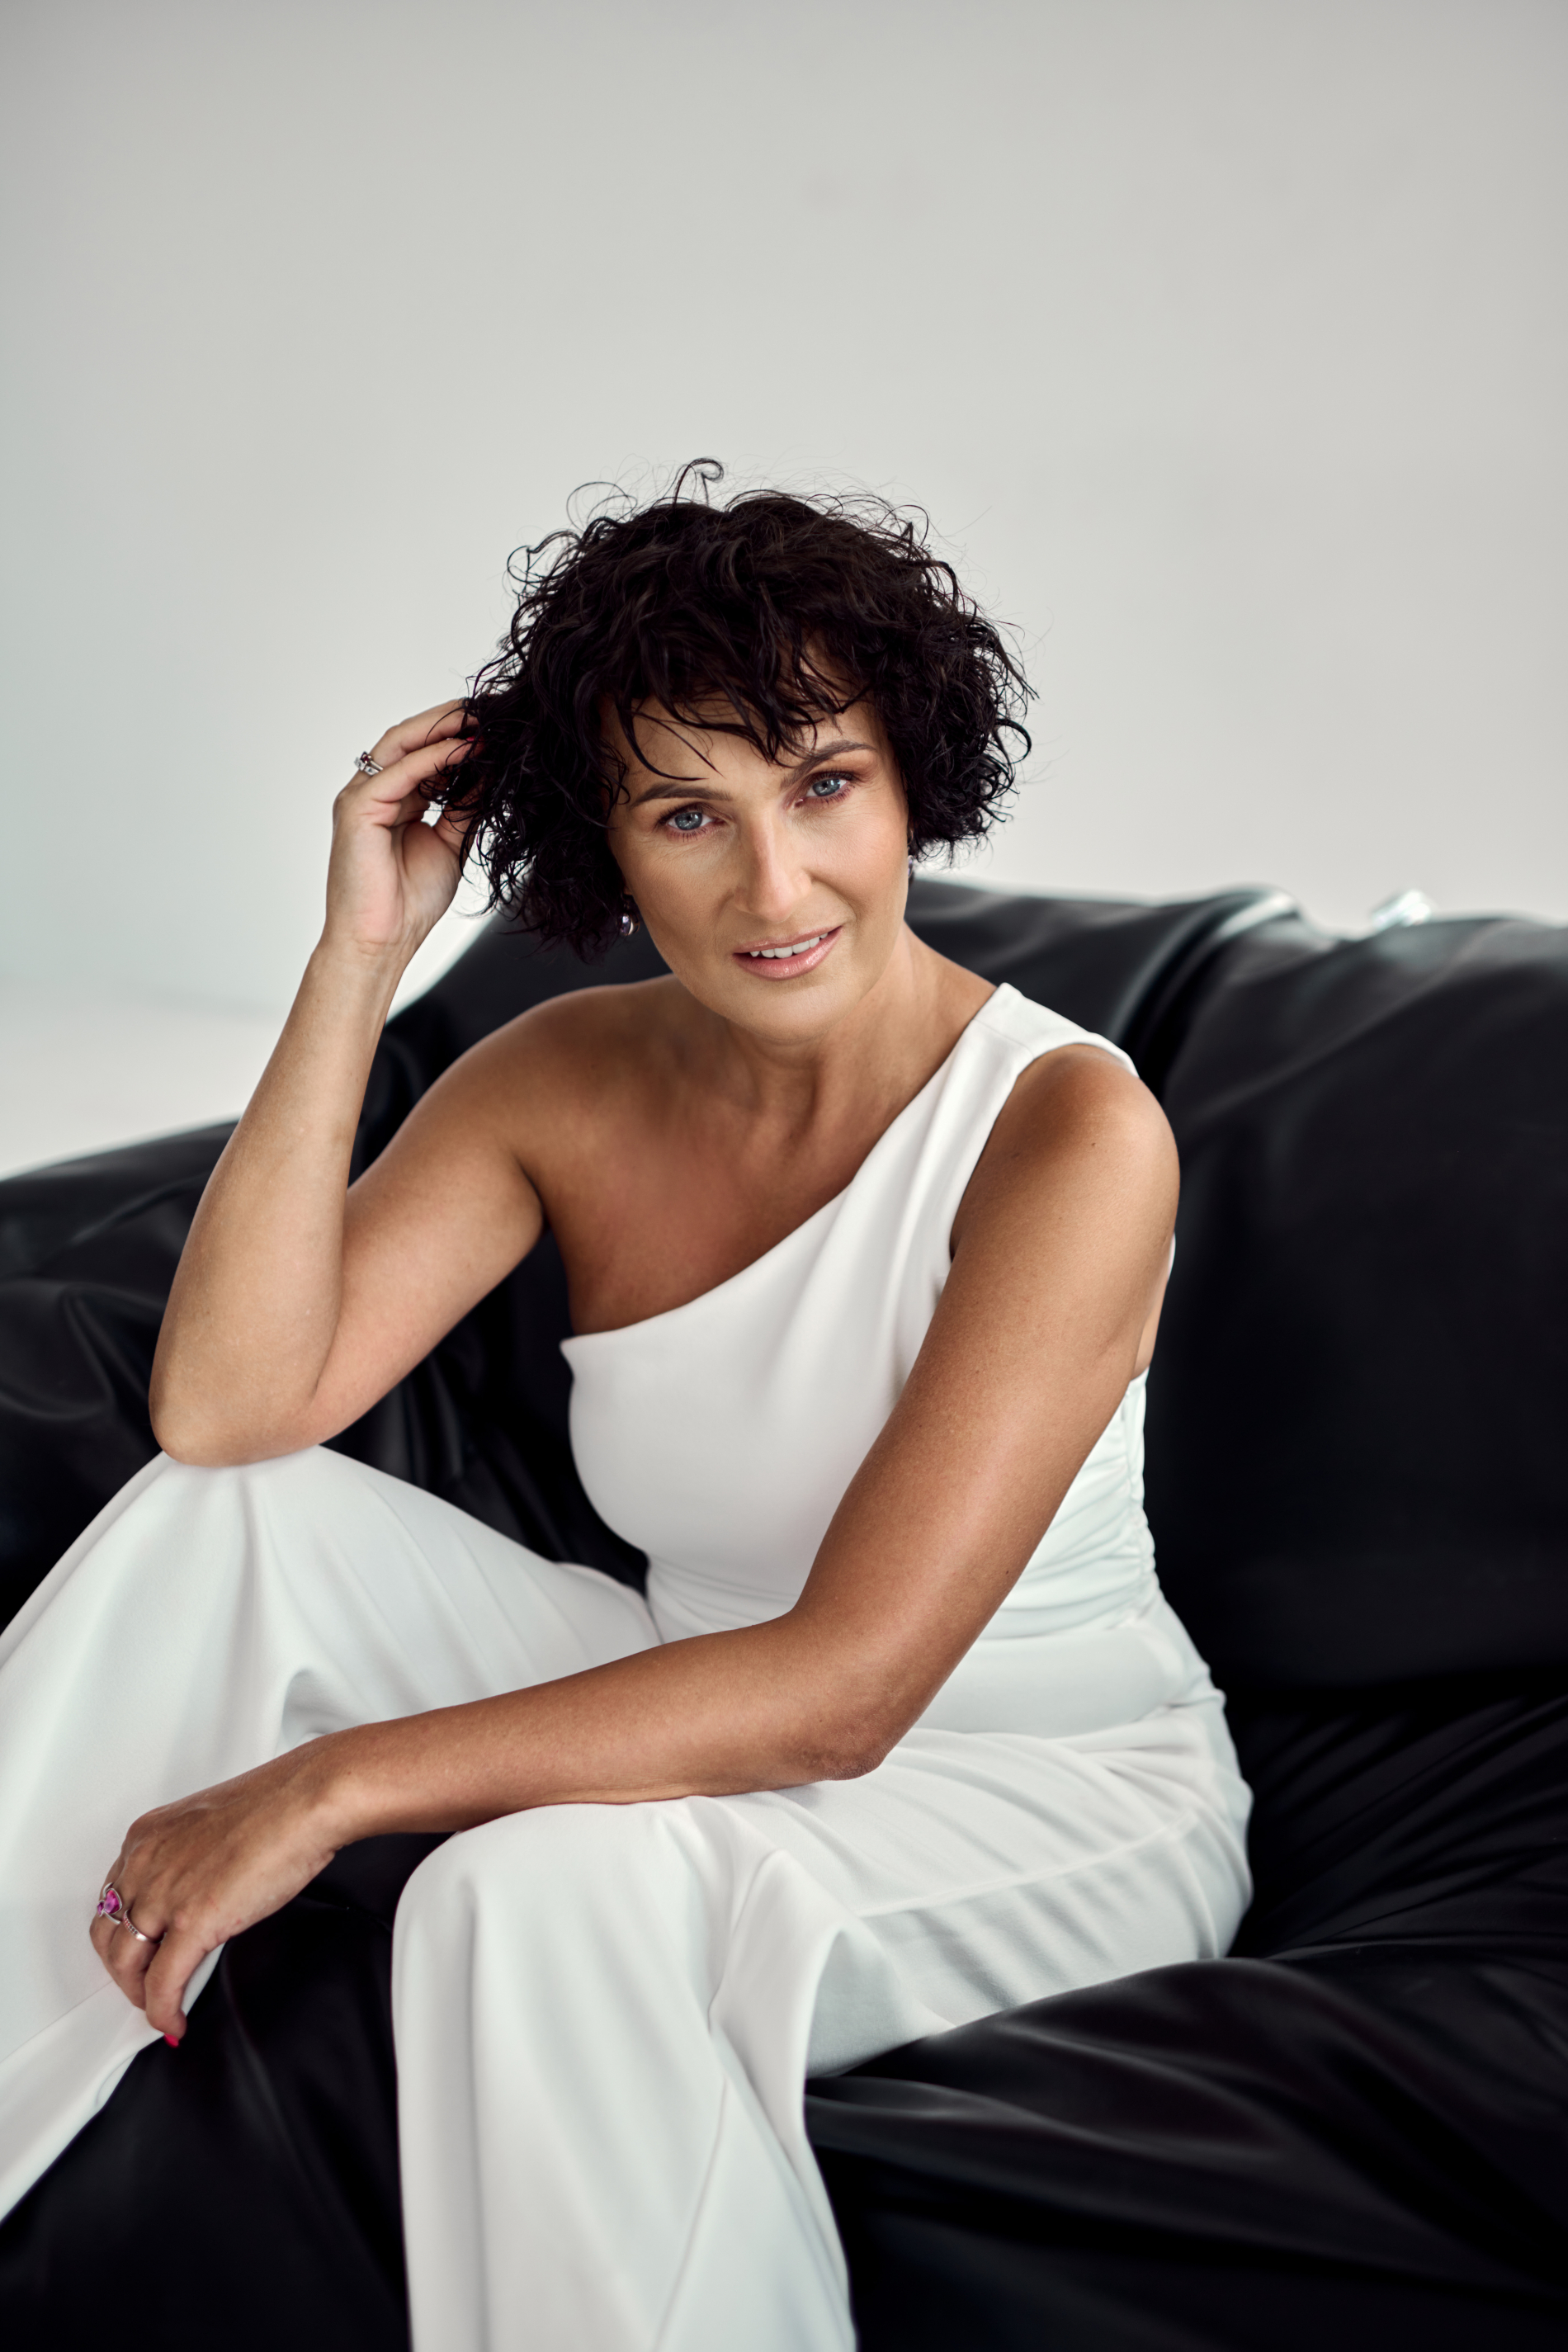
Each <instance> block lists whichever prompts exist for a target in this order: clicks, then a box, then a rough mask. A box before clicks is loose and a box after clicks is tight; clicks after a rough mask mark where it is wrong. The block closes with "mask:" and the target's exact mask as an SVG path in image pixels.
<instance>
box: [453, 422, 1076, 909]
mask: <svg viewBox="0 0 1568 2352" xmlns="http://www.w3.org/2000/svg"><path fill="white" fill-rule="evenodd" d="M721 478H722V469H721V467H719V465H718V464H717V463H716V462H715V461H714V460H713V459H711V458H702V459H699V460H697V461H696V462H695V463H694V464H692V465H689V466H688V467H685V468H684V469H683V471H682V472H681V474H680V475H679V478H677V480H676V482H675V484H674V486H673V488H671V489H670V490H669V491H668V494H667V495H665V496H663V497H661V498H658V499H654V500H652V501H650V502H649V503H647V504H645V505H642V506H634V505H632V504H631V503H630V502H629V501H627V500H620V501H617V502H616V504H614V505H612V506H611V507H609V508H607V509H601V510H600V511H599V512H597V513H596V514H595V515H594V516H593V518H592V519H591V520H589V521H588V522H587V523H586V524H584V527H583V528H582V529H581V530H558V531H554V532H552V534H551V536H550V537H549V538H548V539H545V540H542V541H540V542H539V544H538V545H537V546H534V547H531V548H528V549H526V550H525V551H523V554H524V563H523V569H522V572H521V595H520V596H519V598H518V604H517V610H516V612H515V614H513V617H512V622H511V626H510V630H509V631H508V633H507V635H506V636H505V637H504V638H503V639H502V641H501V645H500V649H499V651H498V653H497V655H496V657H495V659H494V660H493V661H491V662H490V663H489V664H488V665H487V667H485V668H483V669H482V670H480V671H479V675H478V677H476V678H475V679H474V681H473V686H472V689H471V691H470V693H469V695H468V700H467V704H466V719H465V726H464V733H465V734H466V735H468V736H470V737H472V738H474V739H476V740H474V743H473V748H472V749H471V750H470V751H468V754H467V756H466V758H465V759H464V761H462V763H461V765H460V766H459V767H456V768H454V769H453V771H452V772H451V774H450V780H449V782H447V780H445V779H444V780H443V781H444V782H447V792H446V794H445V797H446V802H447V807H448V808H449V809H450V810H451V811H452V813H453V814H455V815H458V816H459V817H461V818H463V819H464V820H465V821H467V822H468V824H470V826H471V832H470V835H469V840H470V846H471V851H472V854H473V855H474V856H476V857H477V859H478V861H479V865H480V866H481V868H482V869H483V871H484V872H485V874H486V875H487V877H488V878H489V891H490V904H491V905H492V906H493V907H498V908H503V909H504V910H505V911H506V912H508V913H509V914H510V915H511V916H512V917H513V918H514V919H516V920H517V922H518V923H519V924H520V925H521V927H522V928H523V929H527V930H531V931H533V932H535V933H537V934H538V935H539V937H540V938H541V940H543V941H546V942H554V941H565V942H567V943H569V944H570V945H571V946H572V947H574V949H575V950H577V952H578V954H579V955H584V956H591V955H594V954H595V953H599V952H602V951H603V949H604V948H605V945H606V944H607V943H608V940H609V939H610V938H611V937H612V936H613V934H614V932H615V930H616V928H617V926H618V922H619V919H620V915H621V912H622V910H623V908H624V905H625V890H624V885H623V883H622V880H621V876H620V871H619V869H618V867H617V866H616V861H615V859H614V857H613V856H612V855H611V853H610V848H609V844H608V840H607V837H606V829H605V824H606V816H607V813H608V810H609V808H610V807H611V805H612V804H613V803H614V800H615V798H616V796H617V795H618V794H620V793H624V791H625V789H626V786H625V773H626V763H625V761H623V760H621V759H620V758H619V757H618V755H617V754H616V751H614V749H613V747H612V745H611V744H610V743H609V742H608V741H607V740H606V732H605V717H606V713H607V712H610V711H614V713H615V714H616V718H617V719H618V720H619V722H620V726H621V729H622V730H623V733H624V735H625V737H626V740H627V741H635V740H637V739H636V736H635V734H634V731H633V730H634V723H635V719H636V714H637V709H638V708H639V706H642V705H646V704H648V703H658V704H660V705H662V706H663V708H664V709H667V710H668V711H669V712H671V713H672V714H673V715H674V716H675V717H677V718H679V719H683V720H685V721H686V722H688V723H690V724H693V725H699V726H700V727H702V728H704V729H706V730H717V731H723V732H730V733H733V734H736V735H740V736H743V737H744V738H745V740H747V741H748V742H750V743H752V744H754V745H755V746H756V747H757V749H758V750H759V751H762V752H763V756H764V757H765V758H767V759H770V760H775V759H778V758H779V757H780V756H781V755H782V754H783V753H784V751H786V750H787V748H788V747H789V746H790V744H791V743H792V742H794V741H795V740H798V739H799V738H800V736H801V735H802V734H803V733H805V732H806V731H807V730H809V729H810V728H811V727H812V726H813V725H814V724H815V723H816V721H817V720H818V719H822V718H823V717H825V716H827V715H829V714H830V713H833V712H836V711H838V710H842V709H846V708H847V706H848V704H849V703H851V702H856V701H859V700H860V699H862V698H869V699H870V700H871V701H872V703H873V704H874V705H875V707H876V709H877V711H878V714H879V718H880V719H881V722H882V726H883V728H884V729H885V730H886V733H887V737H888V740H889V746H890V748H891V750H892V752H893V756H894V758H895V759H896V761H898V765H899V770H900V775H901V776H902V779H903V782H904V789H905V791H906V793H907V794H908V798H909V812H910V819H909V821H910V851H911V853H912V854H913V855H914V856H917V857H918V856H921V855H923V854H924V853H925V852H927V851H929V850H931V849H933V848H936V847H939V846H942V845H946V846H947V847H948V848H949V849H950V850H951V849H952V847H954V846H955V845H957V844H958V843H960V842H963V841H970V840H973V839H975V838H977V837H978V836H979V835H982V834H983V833H984V832H985V830H986V828H987V827H988V826H989V825H990V824H992V823H993V822H994V818H995V817H996V815H997V814H998V813H999V804H1000V803H1001V802H1002V801H1003V799H1004V797H1005V795H1006V794H1007V793H1009V792H1010V791H1011V790H1012V787H1013V782H1014V773H1015V769H1016V764H1017V761H1018V760H1019V759H1020V758H1022V757H1023V756H1024V755H1025V754H1026V752H1027V751H1028V748H1029V737H1028V733H1027V730H1026V729H1025V727H1024V725H1023V723H1022V713H1023V711H1024V710H1025V709H1026V705H1027V702H1028V700H1029V698H1030V688H1029V687H1028V685H1027V684H1026V680H1025V677H1024V674H1023V671H1022V669H1021V668H1020V667H1019V665H1018V663H1017V661H1016V658H1015V656H1014V655H1013V654H1012V653H1011V652H1010V651H1009V650H1008V648H1007V646H1005V643H1004V642H1003V639H1002V637H1001V635H1000V634H999V633H998V631H997V629H996V628H995V626H994V625H993V623H992V622H990V621H989V620H987V619H986V617H985V615H984V614H983V613H982V612H980V611H979V609H978V608H977V606H976V605H975V604H973V601H972V599H971V598H970V597H968V596H966V595H965V594H964V593H963V589H962V588H961V587H960V586H959V583H958V580H957V576H956V574H955V573H954V572H953V570H952V565H951V564H949V563H946V562H943V561H942V559H941V558H940V557H938V556H936V555H933V554H932V553H931V550H930V548H929V547H928V546H927V544H926V525H925V519H924V517H923V516H910V515H909V514H906V513H901V512H900V511H899V510H898V509H895V508H893V507H890V506H889V505H887V504H886V503H885V502H884V501H883V500H881V499H874V498H870V497H864V496H863V497H856V498H820V499H806V498H798V497H795V496H793V495H790V494H788V493H786V492H784V491H782V490H746V491H742V492H741V493H740V494H739V495H738V496H735V497H733V498H731V499H729V500H728V501H727V502H726V503H723V504H716V503H714V502H713V499H712V498H711V491H712V488H713V486H714V485H715V484H716V483H717V482H718V481H720V480H721ZM514 576H515V559H514ZM726 705H727V706H728V709H729V711H730V713H731V716H730V717H729V718H728V719H716V718H715V716H714V711H715V708H716V707H717V708H718V709H723V708H724V707H725V706H726ZM1010 742H1011V744H1012V746H1013V748H1012V749H1011V750H1010V749H1009V743H1010ZM650 764H653V763H652V762H650Z"/></svg>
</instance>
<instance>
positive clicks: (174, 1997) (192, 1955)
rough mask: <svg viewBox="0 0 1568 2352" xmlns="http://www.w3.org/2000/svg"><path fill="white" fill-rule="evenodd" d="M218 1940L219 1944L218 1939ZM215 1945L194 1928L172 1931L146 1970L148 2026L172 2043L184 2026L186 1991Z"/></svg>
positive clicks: (143, 2003) (144, 1992)
mask: <svg viewBox="0 0 1568 2352" xmlns="http://www.w3.org/2000/svg"><path fill="white" fill-rule="evenodd" d="M218 1940H221V1938H219V1939H218ZM215 1949H216V1942H215V1941H214V1940H213V1939H212V1938H210V1937H206V1936H204V1935H203V1934H202V1932H201V1930H200V1929H199V1928H196V1927H171V1928H170V1930H169V1932H168V1934H167V1935H166V1936H165V1937H164V1938H163V1942H162V1943H161V1944H160V1945H159V1947H158V1951H157V1957H156V1958H155V1959H154V1960H153V1965H152V1967H151V1968H150V1969H148V1970H147V1975H146V1981H145V1984H144V1986H143V1988H142V1990H143V1995H144V1998H143V2000H142V2007H143V2008H144V2009H145V2010H146V2011H147V2022H148V2024H149V2025H155V2026H156V2027H157V2029H158V2031H159V2032H160V2033H163V2034H166V2035H167V2036H168V2038H169V2040H170V2041H171V2042H178V2041H179V2040H180V2039H181V2037H182V2035H183V2034H184V2031H185V2025H186V2022H187V2020H186V2017H185V2012H184V2007H183V2003H184V1998H185V1988H186V1986H187V1985H188V1984H189V1983H190V1981H191V1979H192V1978H193V1977H194V1976H195V1972H196V1970H197V1969H199V1968H200V1966H201V1964H202V1962H203V1961H204V1960H205V1958H206V1956H207V1954H208V1953H209V1952H210V1951H213V1950H215Z"/></svg>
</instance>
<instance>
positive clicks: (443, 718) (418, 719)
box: [370, 699, 465, 768]
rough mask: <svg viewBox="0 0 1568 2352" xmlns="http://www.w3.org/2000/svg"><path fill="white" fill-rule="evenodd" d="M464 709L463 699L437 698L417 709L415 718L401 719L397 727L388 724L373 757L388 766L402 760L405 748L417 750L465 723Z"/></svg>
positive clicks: (451, 732) (453, 732)
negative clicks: (429, 704)
mask: <svg viewBox="0 0 1568 2352" xmlns="http://www.w3.org/2000/svg"><path fill="white" fill-rule="evenodd" d="M464 709H465V705H464V704H463V702H462V701H461V699H459V700H458V701H456V702H436V703H432V705H431V707H430V709H428V710H421V711H418V712H416V715H415V717H414V718H412V719H400V720H399V721H398V724H397V725H396V726H395V727H389V728H388V729H387V730H386V732H385V734H384V735H383V736H381V737H380V738H379V739H378V740H377V742H376V745H375V749H374V751H372V753H371V755H370V756H371V758H372V759H373V760H374V761H375V762H376V763H377V765H378V766H380V767H383V768H387V767H390V766H391V764H392V762H393V761H394V760H400V759H401V758H402V757H403V755H404V753H405V751H417V750H420V749H421V748H422V747H423V746H424V745H425V744H426V743H431V742H435V741H437V740H439V739H441V738H444V737H447V736H449V735H456V734H457V733H458V730H459V729H460V727H461V726H462V724H463V711H464Z"/></svg>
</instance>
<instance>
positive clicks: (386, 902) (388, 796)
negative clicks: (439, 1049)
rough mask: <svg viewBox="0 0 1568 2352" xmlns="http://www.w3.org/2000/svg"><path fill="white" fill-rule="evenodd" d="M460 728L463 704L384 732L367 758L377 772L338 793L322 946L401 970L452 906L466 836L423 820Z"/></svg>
mask: <svg viewBox="0 0 1568 2352" xmlns="http://www.w3.org/2000/svg"><path fill="white" fill-rule="evenodd" d="M462 725H463V705H462V704H461V703H460V702H439V703H437V705H436V708H435V709H433V710H422V711H421V712H420V713H419V715H418V717H417V718H416V719H405V720H404V721H403V723H402V725H401V726H398V727H390V728H388V730H387V731H386V733H385V734H384V735H383V736H382V737H381V739H380V740H379V741H378V742H377V743H376V745H375V747H374V750H373V751H372V752H371V758H372V759H373V760H374V761H376V763H377V764H378V766H379V767H380V769H381V774H380V775H379V776H366V775H355V776H354V777H353V780H352V781H351V782H349V783H347V784H345V785H344V786H343V789H342V792H341V793H339V794H338V797H337V799H336V801H335V802H334V803H333V806H332V855H331V864H330V866H329V867H328V869H327V923H326V929H325V931H324V932H323V933H322V944H323V946H347V947H352V948H355V949H358V950H362V951H370V952H374V953H377V954H381V955H388V956H398V957H400V958H401V959H402V961H404V962H406V961H407V959H408V958H409V957H410V956H411V955H412V954H413V952H414V950H415V949H416V947H417V946H418V945H419V943H420V941H421V940H423V939H424V938H425V937H426V934H427V933H428V932H429V931H431V930H432V929H434V927H435V925H436V924H437V922H438V921H439V919H440V918H441V917H442V916H443V915H444V914H445V913H446V911H447V908H448V907H449V906H450V905H451V903H452V897H453V894H454V892H455V891H456V889H457V887H458V877H459V876H460V875H461V873H462V870H463V852H464V849H465V846H466V830H465V828H464V826H463V825H462V824H459V823H458V820H457V819H455V818H453V817H450V816H447V815H441V816H439V817H437V819H436V821H435V823H434V824H426V823H425V822H424V817H425V812H426V809H427V808H428V806H429V804H430V801H431V799H432V797H434V796H436V795H437V793H438V792H439V790H440V786H439V784H438V782H437V780H438V779H439V778H441V777H442V776H444V775H445V774H446V773H447V772H448V771H449V770H450V769H452V768H454V767H456V766H457V765H458V762H459V761H462V760H463V759H464V758H465V756H466V754H467V751H468V740H465V739H463V738H462V736H461V729H462Z"/></svg>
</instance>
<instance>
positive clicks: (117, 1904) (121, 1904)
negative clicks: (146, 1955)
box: [92, 1878, 163, 1944]
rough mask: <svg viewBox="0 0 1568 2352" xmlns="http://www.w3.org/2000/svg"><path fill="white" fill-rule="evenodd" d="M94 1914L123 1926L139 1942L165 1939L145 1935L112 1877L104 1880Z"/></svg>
mask: <svg viewBox="0 0 1568 2352" xmlns="http://www.w3.org/2000/svg"><path fill="white" fill-rule="evenodd" d="M92 1916H93V1917H94V1918H95V1919H107V1920H108V1922H109V1924H110V1927H123V1928H124V1930H125V1932H126V1934H127V1935H128V1936H134V1937H135V1938H136V1940H137V1942H138V1943H139V1944H161V1943H162V1942H163V1937H162V1936H144V1935H143V1934H142V1930H141V1928H140V1927H137V1926H136V1925H135V1923H134V1922H133V1921H132V1916H131V1906H130V1905H129V1904H128V1903H127V1901H126V1900H125V1897H124V1895H121V1892H120V1889H119V1887H118V1886H116V1885H115V1884H114V1882H113V1880H112V1879H109V1878H106V1879H105V1880H104V1882H103V1885H102V1887H101V1888H100V1892H99V1897H98V1903H97V1906H96V1907H95V1909H94V1911H93V1915H92Z"/></svg>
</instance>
